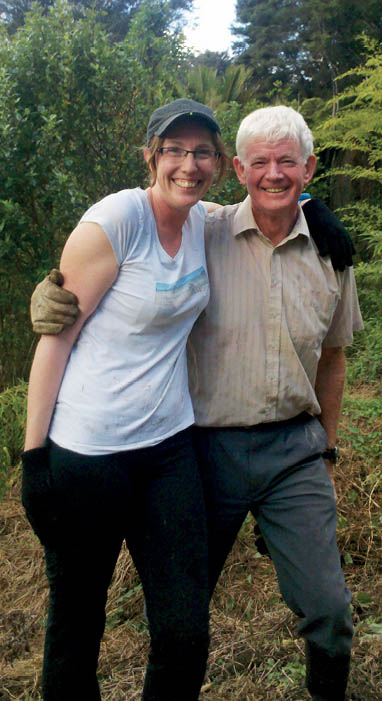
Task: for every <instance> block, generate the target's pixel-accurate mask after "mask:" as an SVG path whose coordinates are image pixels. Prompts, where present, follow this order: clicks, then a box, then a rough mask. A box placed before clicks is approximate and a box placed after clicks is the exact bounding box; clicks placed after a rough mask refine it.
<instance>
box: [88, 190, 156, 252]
mask: <svg viewBox="0 0 382 701" xmlns="http://www.w3.org/2000/svg"><path fill="white" fill-rule="evenodd" d="M142 196H144V192H143V191H142V190H140V189H139V188H137V189H135V190H121V191H120V192H116V193H113V194H112V195H108V196H107V197H104V199H102V200H100V201H99V202H96V204H94V205H92V207H90V208H89V209H88V210H87V211H86V212H85V214H84V215H83V216H82V217H81V219H80V223H83V222H93V223H96V224H99V226H101V227H102V229H103V230H104V232H105V234H106V236H107V237H108V239H109V241H110V243H111V246H112V248H113V251H114V255H115V257H116V259H117V262H118V264H119V265H121V264H122V263H123V262H124V261H125V260H126V259H127V258H129V256H130V255H131V253H132V249H133V247H134V244H135V243H136V242H137V239H138V236H139V233H140V231H142V228H143V225H144V203H143V199H142Z"/></svg>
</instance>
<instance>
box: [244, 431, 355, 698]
mask: <svg viewBox="0 0 382 701" xmlns="http://www.w3.org/2000/svg"><path fill="white" fill-rule="evenodd" d="M321 431H322V429H321V426H320V424H319V423H318V421H316V420H315V419H310V420H308V421H307V422H304V423H301V424H298V425H295V426H293V425H292V426H290V425H288V426H287V427H286V428H285V429H282V428H281V430H279V431H278V433H277V438H276V439H275V441H274V446H273V453H274V455H275V457H276V456H278V457H277V461H274V464H273V467H272V468H271V469H270V474H269V477H270V478H268V480H267V484H266V486H265V489H264V493H263V495H262V498H261V500H260V501H259V502H258V503H257V505H256V506H255V509H254V515H255V516H256V518H257V520H258V523H259V525H260V528H261V531H262V533H263V536H264V538H265V540H266V543H267V546H268V548H269V551H270V553H271V556H272V560H273V562H274V565H275V568H276V571H277V576H278V580H279V585H280V591H281V593H282V595H283V598H284V600H285V601H286V603H287V604H288V606H289V607H290V608H291V609H292V611H294V612H295V613H296V614H297V615H298V616H300V617H301V618H302V622H301V624H300V625H299V633H300V635H302V636H303V637H304V638H305V641H306V650H307V677H306V681H307V687H308V689H309V691H310V693H311V694H312V696H313V697H314V696H317V697H318V698H323V699H328V700H329V699H336V701H340V700H341V699H343V698H344V695H345V689H346V684H347V678H348V673H349V663H350V650H351V643H352V635H353V626H352V621H351V613H350V607H349V604H350V592H349V591H348V589H347V588H346V586H345V582H344V577H343V573H342V570H341V566H340V557H339V553H338V548H337V543H336V505H335V499H334V494H333V488H332V485H331V482H330V479H329V476H328V473H327V470H326V468H325V465H324V463H323V461H322V459H321V458H320V457H319V453H320V452H321V440H320V434H321ZM283 434H284V435H283ZM323 441H325V435H323ZM283 444H284V445H287V444H289V446H290V447H289V448H288V451H287V462H286V461H285V463H284V455H285V453H284V454H283V453H282V451H281V450H280V447H281V446H282V445H283ZM258 457H259V456H258V455H257V460H258ZM285 457H286V456H285ZM254 462H256V455H255V454H254ZM287 463H289V465H288V464H287Z"/></svg>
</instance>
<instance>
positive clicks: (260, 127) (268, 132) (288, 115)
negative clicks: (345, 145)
mask: <svg viewBox="0 0 382 701" xmlns="http://www.w3.org/2000/svg"><path fill="white" fill-rule="evenodd" d="M283 139H293V140H294V141H297V142H298V143H299V145H300V148H301V154H302V157H303V159H304V162H306V161H307V160H308V158H309V156H311V155H312V153H313V135H312V132H311V131H310V129H309V127H308V125H307V123H306V122H305V119H304V118H303V117H302V116H301V114H300V113H299V112H296V110H294V109H293V108H292V107H286V106H285V105H276V106H274V107H262V108H261V109H258V110H255V111H254V112H251V113H250V114H248V115H247V116H246V117H245V118H244V119H243V121H242V122H241V124H240V127H239V130H238V132H237V136H236V153H237V155H238V156H239V158H240V160H241V161H242V162H244V161H245V158H246V154H247V148H248V146H249V144H250V143H251V142H253V141H274V142H279V141H281V140H283Z"/></svg>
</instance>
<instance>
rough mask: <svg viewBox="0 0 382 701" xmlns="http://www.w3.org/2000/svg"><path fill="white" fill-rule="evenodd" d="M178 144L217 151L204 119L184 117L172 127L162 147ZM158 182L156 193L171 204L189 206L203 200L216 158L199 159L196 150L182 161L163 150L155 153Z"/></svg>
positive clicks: (179, 207)
mask: <svg viewBox="0 0 382 701" xmlns="http://www.w3.org/2000/svg"><path fill="white" fill-rule="evenodd" d="M167 147H176V148H179V149H183V150H187V151H196V150H200V149H202V150H205V149H208V150H210V151H215V150H216V147H215V145H214V142H213V140H212V136H211V131H210V130H209V129H208V127H207V126H205V125H204V124H203V122H201V121H197V120H194V119H184V120H181V121H178V122H177V123H176V124H175V125H174V126H171V127H169V129H168V130H167V132H166V135H165V140H164V143H163V148H167ZM156 168H157V173H156V182H155V185H154V186H153V188H152V190H153V194H155V195H156V197H157V198H158V197H160V198H161V199H162V200H164V202H165V203H166V204H167V206H168V207H170V208H173V209H176V210H185V209H186V210H189V209H190V207H192V206H193V205H194V204H196V203H197V202H198V201H199V200H201V199H202V198H203V197H204V195H205V194H206V192H207V190H208V188H209V187H210V185H211V183H212V180H213V177H214V172H215V169H216V159H215V158H211V159H208V158H207V159H206V160H199V159H196V158H195V156H194V154H193V153H188V154H187V156H185V157H184V158H182V159H181V160H180V161H179V160H176V159H174V158H173V157H171V155H170V154H168V153H166V152H163V153H157V156H156Z"/></svg>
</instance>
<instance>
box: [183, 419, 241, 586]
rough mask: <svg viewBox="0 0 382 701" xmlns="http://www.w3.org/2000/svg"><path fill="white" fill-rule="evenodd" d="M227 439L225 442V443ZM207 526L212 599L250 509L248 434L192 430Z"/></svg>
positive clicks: (223, 430) (216, 430) (215, 430)
mask: <svg viewBox="0 0 382 701" xmlns="http://www.w3.org/2000/svg"><path fill="white" fill-rule="evenodd" d="M226 437H227V438H228V440H225V439H226ZM194 445H195V450H196V454H197V459H198V465H199V469H200V473H201V477H202V483H203V491H204V499H205V504H206V513H207V527H208V570H209V589H210V596H212V594H213V591H214V589H215V586H216V583H217V581H218V579H219V577H220V574H221V571H222V569H223V567H224V563H225V561H226V559H227V557H228V555H229V553H230V551H231V549H232V546H233V544H234V542H235V540H236V536H237V534H238V532H239V530H240V528H241V526H242V524H243V522H244V520H245V517H246V515H247V514H248V511H249V506H250V483H249V480H248V457H247V456H248V449H247V434H246V433H245V432H244V433H243V432H241V431H235V429H233V430H232V431H231V430H230V431H229V435H228V434H227V433H226V431H225V429H203V428H195V429H194Z"/></svg>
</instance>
